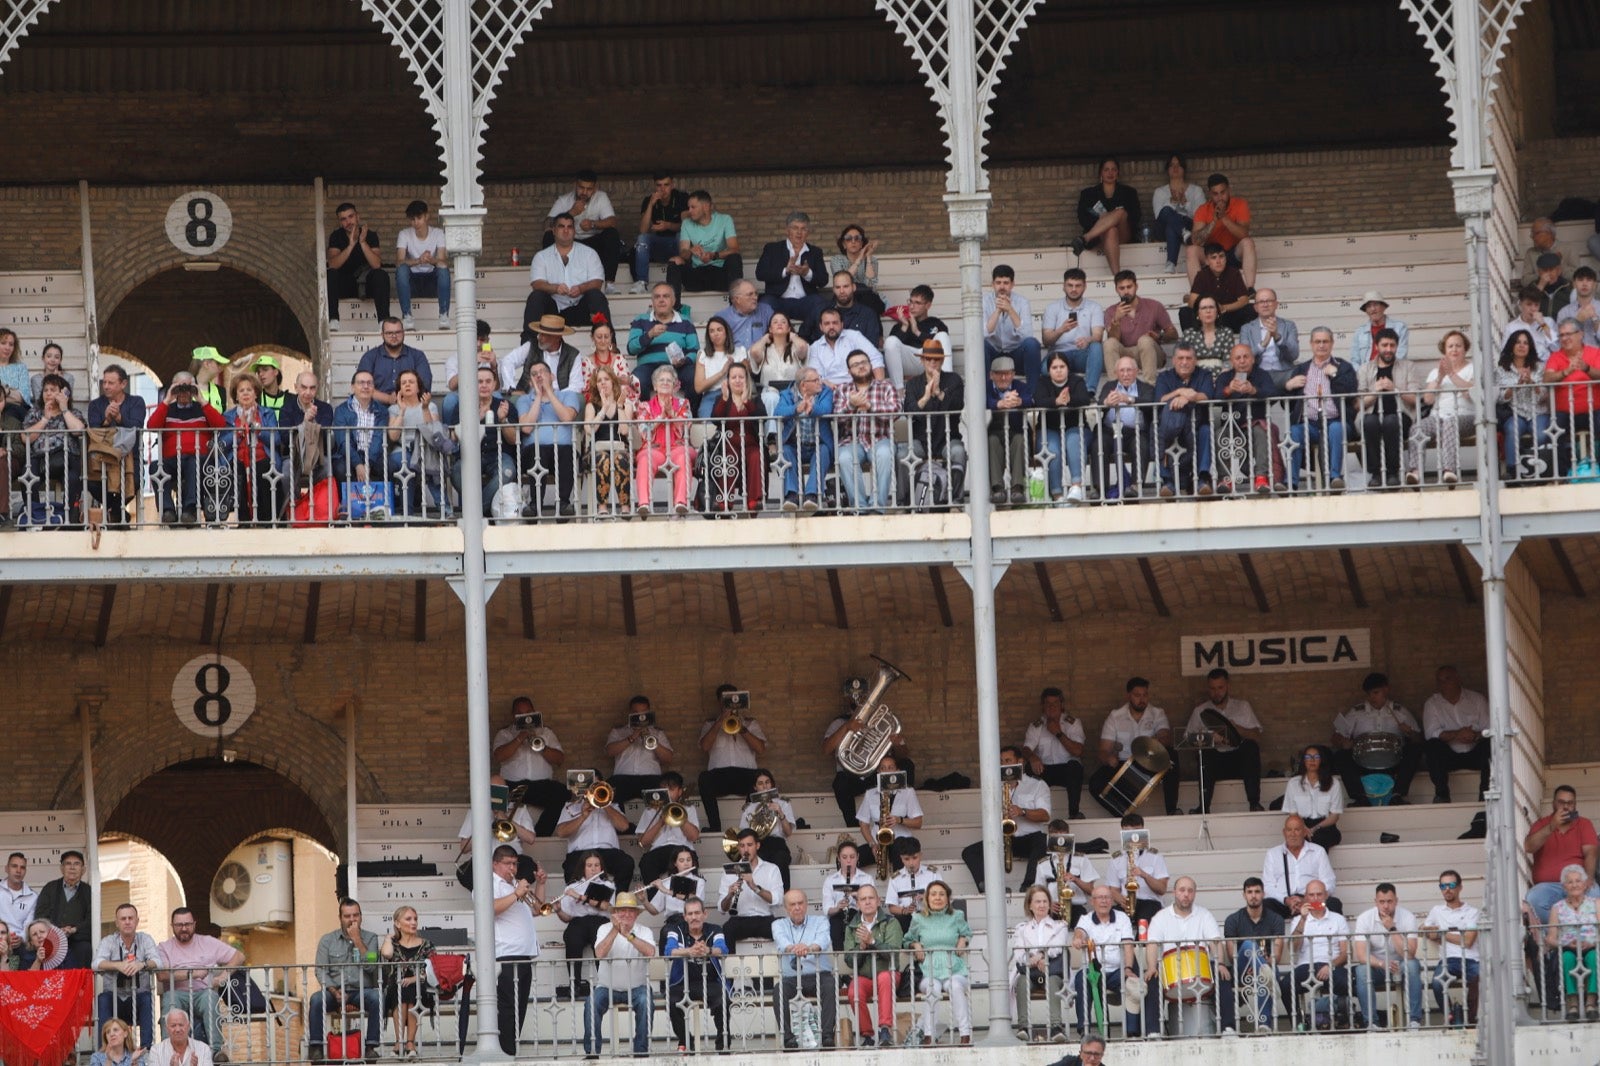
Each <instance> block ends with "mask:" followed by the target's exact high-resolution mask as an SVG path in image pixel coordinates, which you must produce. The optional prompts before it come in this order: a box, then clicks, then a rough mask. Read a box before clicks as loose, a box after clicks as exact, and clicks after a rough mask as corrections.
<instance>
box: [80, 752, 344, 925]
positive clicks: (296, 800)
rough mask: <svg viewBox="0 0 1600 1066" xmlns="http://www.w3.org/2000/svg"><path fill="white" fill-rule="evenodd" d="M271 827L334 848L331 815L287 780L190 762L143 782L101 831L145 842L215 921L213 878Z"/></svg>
mask: <svg viewBox="0 0 1600 1066" xmlns="http://www.w3.org/2000/svg"><path fill="white" fill-rule="evenodd" d="M268 829H287V830H293V831H294V832H297V833H303V834H305V835H306V836H308V837H310V838H311V839H312V840H315V841H317V842H318V843H319V844H321V845H323V846H324V847H327V848H330V849H335V848H337V846H338V838H337V837H336V836H335V835H334V832H333V829H332V827H331V826H329V824H328V820H327V817H326V816H325V815H324V814H323V812H322V811H321V810H319V809H318V807H317V805H316V803H315V802H314V801H313V800H312V799H311V797H310V796H308V795H306V794H305V793H304V792H303V791H301V790H300V788H299V787H298V786H296V785H295V784H294V783H293V782H291V781H290V780H289V779H288V778H286V777H283V776H281V775H279V774H276V773H274V772H273V771H271V770H268V769H266V768H265V767H262V766H257V765H255V764H253V763H243V762H238V763H226V762H223V761H222V760H221V759H193V760H190V761H188V762H181V763H178V764H176V765H174V766H169V767H167V768H166V769H165V770H162V771H161V772H160V773H157V774H153V775H152V776H150V777H148V778H146V779H145V780H143V781H141V782H140V783H139V784H138V785H137V786H135V787H134V789H133V790H132V791H131V792H129V793H128V794H127V795H126V796H124V797H123V799H122V802H120V803H118V804H117V807H116V810H114V811H112V812H111V816H110V817H109V818H107V819H106V824H105V826H104V831H105V832H107V833H124V834H127V835H128V836H132V837H138V838H139V839H141V840H145V841H148V842H149V843H150V845H151V846H152V847H154V848H156V849H157V850H159V851H160V852H161V853H162V854H164V855H165V856H166V857H167V859H168V860H169V861H170V862H171V863H172V865H173V868H174V869H176V870H177V871H178V877H179V879H180V880H181V881H182V882H183V889H184V894H185V895H186V896H187V897H188V900H189V906H190V907H192V908H193V909H194V911H195V915H196V917H197V918H198V919H199V921H200V923H201V924H202V926H203V925H205V924H207V923H209V922H210V921H211V893H210V887H211V879H212V877H213V876H214V875H215V874H216V872H217V868H218V867H219V866H220V865H221V864H222V862H223V860H224V859H226V858H227V856H228V853H229V852H231V851H232V850H233V849H234V848H235V847H237V846H238V845H239V843H240V842H241V841H245V840H249V839H250V838H252V837H254V836H255V835H257V834H259V833H261V832H264V831H265V830H268Z"/></svg>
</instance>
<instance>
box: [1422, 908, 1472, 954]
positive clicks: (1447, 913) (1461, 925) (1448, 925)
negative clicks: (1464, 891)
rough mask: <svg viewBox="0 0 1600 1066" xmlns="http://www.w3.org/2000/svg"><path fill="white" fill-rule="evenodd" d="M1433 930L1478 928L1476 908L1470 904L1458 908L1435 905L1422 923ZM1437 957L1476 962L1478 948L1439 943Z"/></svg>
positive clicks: (1442, 941)
mask: <svg viewBox="0 0 1600 1066" xmlns="http://www.w3.org/2000/svg"><path fill="white" fill-rule="evenodd" d="M1423 924H1424V925H1431V926H1433V927H1434V928H1435V929H1440V930H1447V931H1449V930H1453V931H1456V932H1461V931H1463V930H1467V929H1476V928H1478V908H1476V907H1474V906H1473V905H1472V904H1470V903H1462V904H1461V906H1459V907H1449V906H1446V905H1445V904H1443V903H1435V904H1434V905H1433V909H1432V910H1431V911H1429V912H1428V918H1427V920H1426V921H1425V922H1424V923H1423ZM1439 957H1440V958H1442V959H1471V960H1472V961H1474V962H1476V961H1477V960H1478V946H1477V944H1473V946H1472V947H1470V948H1469V947H1465V946H1463V945H1461V944H1451V943H1448V942H1447V941H1444V940H1442V939H1441V940H1440V941H1439Z"/></svg>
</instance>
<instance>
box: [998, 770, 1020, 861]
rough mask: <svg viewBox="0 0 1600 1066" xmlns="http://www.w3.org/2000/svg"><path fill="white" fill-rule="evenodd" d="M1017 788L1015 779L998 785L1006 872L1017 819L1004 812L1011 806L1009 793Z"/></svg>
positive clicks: (1010, 856)
mask: <svg viewBox="0 0 1600 1066" xmlns="http://www.w3.org/2000/svg"><path fill="white" fill-rule="evenodd" d="M1016 790H1017V783H1016V782H1015V781H1006V782H1004V783H1003V784H1001V786H1000V840H1001V843H1002V844H1003V845H1004V846H1005V857H1006V873H1010V872H1011V866H1012V862H1013V856H1012V853H1011V838H1012V837H1014V836H1016V835H1017V820H1016V819H1015V818H1012V817H1010V816H1008V815H1007V814H1006V813H1005V812H1006V811H1007V810H1009V809H1010V807H1011V794H1012V793H1013V792H1015V791H1016Z"/></svg>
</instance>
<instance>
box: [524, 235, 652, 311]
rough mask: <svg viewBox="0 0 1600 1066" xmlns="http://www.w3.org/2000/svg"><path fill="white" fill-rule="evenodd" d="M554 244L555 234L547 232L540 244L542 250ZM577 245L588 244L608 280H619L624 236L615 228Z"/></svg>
mask: <svg viewBox="0 0 1600 1066" xmlns="http://www.w3.org/2000/svg"><path fill="white" fill-rule="evenodd" d="M591 232H596V231H591ZM554 243H556V235H555V233H553V232H552V231H550V230H545V231H544V239H543V240H542V241H540V242H539V248H540V250H543V249H545V248H548V247H550V246H551V245H552V244H554ZM576 243H578V244H586V245H588V246H589V247H590V248H593V249H594V254H595V255H598V256H599V257H600V269H601V270H602V271H603V272H604V273H605V276H606V280H607V281H616V280H617V264H618V263H620V262H622V235H621V234H620V233H618V232H617V229H616V227H615V226H613V227H611V228H610V229H603V230H599V231H597V235H596V236H594V237H590V238H589V239H588V240H586V241H578V242H576ZM631 246H632V245H631V242H630V247H631ZM529 321H530V322H531V321H532V319H529Z"/></svg>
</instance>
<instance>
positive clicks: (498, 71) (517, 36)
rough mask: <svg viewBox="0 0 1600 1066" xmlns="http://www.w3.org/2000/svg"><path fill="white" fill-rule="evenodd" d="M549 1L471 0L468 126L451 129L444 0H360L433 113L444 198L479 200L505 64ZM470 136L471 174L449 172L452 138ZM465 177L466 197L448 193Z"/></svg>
mask: <svg viewBox="0 0 1600 1066" xmlns="http://www.w3.org/2000/svg"><path fill="white" fill-rule="evenodd" d="M550 4H551V0H474V3H473V4H472V21H471V32H472V40H471V42H470V43H471V55H472V109H471V114H470V117H469V120H468V121H469V128H468V129H466V130H453V129H451V128H450V122H449V119H448V117H447V115H448V109H447V107H446V104H445V92H444V84H445V70H444V18H445V16H444V3H443V0H361V6H362V7H363V8H365V9H366V11H367V13H368V14H369V15H371V16H372V19H373V21H375V22H377V23H378V25H379V26H381V27H382V28H383V30H384V32H385V33H387V34H388V35H389V39H390V40H391V41H393V42H394V45H395V47H396V48H398V49H399V50H400V55H401V57H402V58H404V60H405V63H406V66H407V67H409V68H410V69H411V76H412V77H413V78H414V79H416V83H417V90H418V91H419V92H420V93H421V94H422V100H423V104H424V105H425V106H426V107H427V109H428V114H429V115H431V116H432V117H433V128H434V130H435V132H436V133H437V135H438V139H439V156H440V159H441V161H442V162H443V163H444V172H445V197H444V199H445V202H447V203H450V202H470V203H479V202H481V200H482V196H481V190H480V185H479V174H480V173H481V169H482V162H483V140H484V136H485V132H486V130H487V129H488V120H489V111H490V109H491V106H492V105H493V103H494V97H495V93H496V91H497V90H498V89H499V87H500V81H501V79H502V78H503V77H504V76H505V72H506V66H507V65H508V64H509V63H510V62H511V58H512V56H514V55H515V54H516V51H517V48H518V47H519V46H520V45H521V44H522V39H523V37H525V36H526V35H527V33H528V30H529V28H530V27H531V26H532V25H533V23H534V22H535V21H537V20H538V19H539V18H540V17H541V16H543V14H544V13H545V11H546V10H547V9H548V8H549V7H550ZM463 136H465V137H468V138H470V142H469V143H470V144H471V148H472V173H471V174H459V175H458V174H453V173H451V171H452V169H453V168H452V167H451V166H450V148H451V143H452V138H456V137H463ZM455 181H463V182H466V183H467V185H468V186H469V188H468V189H467V190H464V191H466V192H467V193H468V195H467V196H463V197H456V196H454V195H453V192H454V190H453V188H452V183H453V182H455Z"/></svg>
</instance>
